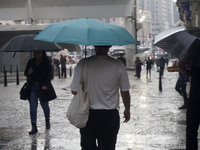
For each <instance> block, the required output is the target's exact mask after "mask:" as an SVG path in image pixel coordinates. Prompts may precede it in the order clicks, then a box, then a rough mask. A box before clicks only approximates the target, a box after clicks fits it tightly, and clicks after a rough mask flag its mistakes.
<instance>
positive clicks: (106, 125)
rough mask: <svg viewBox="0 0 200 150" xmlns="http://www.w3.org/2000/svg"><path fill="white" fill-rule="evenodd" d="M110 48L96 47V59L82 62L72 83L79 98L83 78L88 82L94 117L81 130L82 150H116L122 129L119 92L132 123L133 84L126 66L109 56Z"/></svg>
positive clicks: (127, 116) (125, 115)
mask: <svg viewBox="0 0 200 150" xmlns="http://www.w3.org/2000/svg"><path fill="white" fill-rule="evenodd" d="M109 48H110V46H95V51H96V56H91V57H89V58H86V59H82V60H81V61H80V62H79V63H78V64H77V67H76V68H75V74H74V78H73V81H72V83H71V86H70V87H71V90H72V94H74V95H76V94H77V91H78V88H79V84H80V82H81V79H82V75H83V80H84V81H88V83H87V85H88V96H89V101H90V114H89V119H88V122H87V126H86V127H85V128H82V129H80V133H81V147H82V150H96V149H97V148H98V150H115V144H116V140H117V134H118V131H119V126H120V117H119V112H118V110H119V90H120V92H121V96H122V100H123V103H124V107H125V110H124V118H125V119H124V122H128V121H129V120H130V93H129V89H130V83H129V79H128V74H127V71H126V68H125V66H124V64H123V63H122V62H121V61H119V60H117V59H114V58H112V57H109V56H107V53H108V51H109Z"/></svg>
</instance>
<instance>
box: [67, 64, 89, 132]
mask: <svg viewBox="0 0 200 150" xmlns="http://www.w3.org/2000/svg"><path fill="white" fill-rule="evenodd" d="M83 65H84V64H83ZM87 69H88V66H87ZM82 72H83V66H82ZM87 73H88V70H87ZM82 74H83V73H82ZM87 77H88V75H87ZM88 117H89V99H88V91H87V81H86V82H85V84H84V83H83V84H80V85H79V89H78V93H77V94H76V95H75V96H74V97H73V98H72V102H71V103H70V105H69V107H68V110H67V118H68V120H69V122H70V123H71V124H73V125H74V126H75V127H77V128H84V127H86V124H87V121H88Z"/></svg>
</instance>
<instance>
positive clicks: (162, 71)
mask: <svg viewBox="0 0 200 150" xmlns="http://www.w3.org/2000/svg"><path fill="white" fill-rule="evenodd" d="M164 69H165V59H164V58H163V56H162V57H161V58H160V74H161V76H163V75H164Z"/></svg>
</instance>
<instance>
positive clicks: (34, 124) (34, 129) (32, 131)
mask: <svg viewBox="0 0 200 150" xmlns="http://www.w3.org/2000/svg"><path fill="white" fill-rule="evenodd" d="M31 125H32V129H31V131H30V132H29V134H30V135H32V134H35V133H37V132H38V130H37V125H36V123H31Z"/></svg>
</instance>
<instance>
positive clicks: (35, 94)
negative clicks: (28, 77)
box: [29, 85, 50, 122]
mask: <svg viewBox="0 0 200 150" xmlns="http://www.w3.org/2000/svg"><path fill="white" fill-rule="evenodd" d="M40 92H41V87H40V86H39V85H32V86H31V96H30V100H29V104H30V117H31V122H37V108H38V98H39V100H40V105H41V106H42V109H43V112H44V116H45V118H49V117H50V108H49V103H48V101H43V100H42V98H41V94H40Z"/></svg>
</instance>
